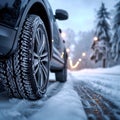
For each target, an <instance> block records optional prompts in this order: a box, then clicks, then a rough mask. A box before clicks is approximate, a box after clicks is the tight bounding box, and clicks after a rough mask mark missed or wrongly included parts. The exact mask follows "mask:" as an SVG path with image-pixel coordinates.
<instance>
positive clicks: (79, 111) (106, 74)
mask: <svg viewBox="0 0 120 120" xmlns="http://www.w3.org/2000/svg"><path fill="white" fill-rule="evenodd" d="M54 78H55V76H54V74H50V79H51V80H53V79H54ZM79 81H84V82H86V83H87V84H88V86H91V88H92V89H94V90H96V91H97V92H99V93H100V94H101V95H103V96H104V97H106V98H107V99H109V100H111V101H112V102H113V103H115V104H116V105H117V106H118V107H120V104H119V103H120V92H119V91H120V66H116V67H112V68H106V69H103V68H97V69H84V70H81V71H77V72H74V71H68V81H67V82H66V83H59V82H55V81H52V84H50V85H49V87H48V90H47V93H46V95H45V96H44V97H43V98H42V99H41V100H37V101H28V100H24V99H23V100H21V99H16V98H8V97H7V95H6V94H5V93H4V92H3V93H0V120H87V116H86V113H85V111H84V108H83V105H82V102H81V98H80V96H78V94H77V92H76V91H75V90H74V89H73V84H75V83H76V82H79Z"/></svg>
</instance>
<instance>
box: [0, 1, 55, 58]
mask: <svg viewBox="0 0 120 120" xmlns="http://www.w3.org/2000/svg"><path fill="white" fill-rule="evenodd" d="M47 4H48V3H47V2H46V0H12V2H11V1H10V0H5V2H3V1H2V3H1V2H0V56H4V57H5V56H10V55H11V54H13V53H14V52H15V50H16V48H17V43H18V39H19V36H20V33H21V30H22V26H23V24H24V21H25V19H26V17H27V15H28V14H37V15H39V16H41V17H42V19H43V21H44V22H45V23H44V24H45V27H46V29H47V33H48V38H49V43H50V49H51V48H52V31H53V30H52V24H53V23H52V22H51V21H52V20H51V17H50V16H51V15H50V11H48V8H47V7H48V5H47ZM34 6H36V7H38V8H37V9H38V10H37V9H36V7H34ZM39 7H40V8H39ZM1 31H2V32H1ZM7 42H8V44H5V43H7ZM50 51H51V50H50Z"/></svg>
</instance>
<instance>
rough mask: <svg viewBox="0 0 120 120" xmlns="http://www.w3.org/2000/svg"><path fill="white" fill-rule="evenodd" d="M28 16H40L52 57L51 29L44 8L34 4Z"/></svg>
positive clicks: (39, 4)
mask: <svg viewBox="0 0 120 120" xmlns="http://www.w3.org/2000/svg"><path fill="white" fill-rule="evenodd" d="M28 14H35V15H38V16H40V18H41V19H42V21H43V22H44V25H45V28H46V31H47V34H48V40H49V46H50V56H51V55H52V29H51V23H50V20H49V16H48V14H47V11H46V10H45V8H44V6H43V5H42V4H41V3H38V2H37V3H34V4H33V5H32V7H31V8H30V10H29V11H28Z"/></svg>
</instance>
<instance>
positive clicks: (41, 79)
mask: <svg viewBox="0 0 120 120" xmlns="http://www.w3.org/2000/svg"><path fill="white" fill-rule="evenodd" d="M67 18H68V13H67V12H66V11H64V10H61V9H57V10H56V12H55V15H53V12H52V9H51V7H50V5H49V3H48V1H47V0H4V1H3V0H0V84H2V86H3V87H4V89H5V90H6V91H7V92H8V94H9V95H10V96H12V97H17V98H25V99H31V100H35V99H39V98H41V97H42V96H43V94H44V93H45V92H46V89H47V84H48V79H49V71H52V72H55V76H56V80H57V81H60V82H65V81H66V80H67V53H66V48H65V45H64V41H63V39H62V38H61V35H60V31H59V29H58V27H57V24H56V19H58V20H65V19H67Z"/></svg>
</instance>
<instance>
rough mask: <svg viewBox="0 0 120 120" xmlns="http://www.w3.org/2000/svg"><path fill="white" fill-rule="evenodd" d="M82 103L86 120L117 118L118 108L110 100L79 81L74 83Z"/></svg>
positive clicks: (119, 113) (119, 112)
mask: <svg viewBox="0 0 120 120" xmlns="http://www.w3.org/2000/svg"><path fill="white" fill-rule="evenodd" d="M74 89H75V90H76V92H77V93H78V95H79V96H80V98H81V101H82V103H83V106H84V109H85V112H86V114H87V116H88V120H119V119H120V109H119V108H118V107H117V106H116V105H114V104H113V103H112V102H111V101H109V100H107V99H106V98H104V97H103V96H101V95H100V94H98V93H96V92H95V91H94V90H92V88H91V87H90V86H89V85H87V84H86V83H84V82H82V81H80V82H79V83H75V84H74Z"/></svg>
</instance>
